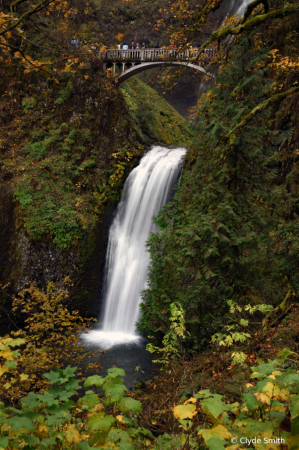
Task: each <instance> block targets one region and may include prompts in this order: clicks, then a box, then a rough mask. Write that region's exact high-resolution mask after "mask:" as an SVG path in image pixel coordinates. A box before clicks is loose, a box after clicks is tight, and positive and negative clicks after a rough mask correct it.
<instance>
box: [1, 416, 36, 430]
mask: <svg viewBox="0 0 299 450" xmlns="http://www.w3.org/2000/svg"><path fill="white" fill-rule="evenodd" d="M7 422H8V424H9V425H10V426H11V427H13V428H14V429H15V430H16V431H18V430H19V429H20V428H24V429H25V430H27V431H30V432H31V433H32V432H33V429H34V427H33V423H32V421H31V420H30V419H28V418H27V417H17V416H16V417H11V418H10V419H8V420H7Z"/></svg>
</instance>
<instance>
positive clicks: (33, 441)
mask: <svg viewBox="0 0 299 450" xmlns="http://www.w3.org/2000/svg"><path fill="white" fill-rule="evenodd" d="M19 438H21V439H24V441H25V442H27V444H29V445H35V444H38V443H39V439H38V438H37V437H36V436H33V435H29V434H27V433H22V434H20V436H19Z"/></svg>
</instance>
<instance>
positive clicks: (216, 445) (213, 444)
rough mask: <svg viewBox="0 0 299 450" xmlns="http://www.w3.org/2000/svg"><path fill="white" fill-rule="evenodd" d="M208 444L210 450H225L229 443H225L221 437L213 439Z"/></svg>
mask: <svg viewBox="0 0 299 450" xmlns="http://www.w3.org/2000/svg"><path fill="white" fill-rule="evenodd" d="M206 443H207V445H208V447H209V449H210V450H225V447H224V445H226V444H227V441H224V440H223V439H221V438H220V437H212V438H211V439H209V440H208V441H206Z"/></svg>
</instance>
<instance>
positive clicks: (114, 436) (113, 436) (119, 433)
mask: <svg viewBox="0 0 299 450" xmlns="http://www.w3.org/2000/svg"><path fill="white" fill-rule="evenodd" d="M108 437H109V441H110V442H115V441H117V440H118V439H121V440H124V441H127V440H128V439H130V436H129V435H128V433H127V432H126V431H124V430H118V429H117V428H113V429H112V430H110V431H109V433H108Z"/></svg>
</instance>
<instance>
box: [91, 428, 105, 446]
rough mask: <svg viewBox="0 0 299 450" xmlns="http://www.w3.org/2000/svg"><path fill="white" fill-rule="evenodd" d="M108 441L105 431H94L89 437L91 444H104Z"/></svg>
mask: <svg viewBox="0 0 299 450" xmlns="http://www.w3.org/2000/svg"><path fill="white" fill-rule="evenodd" d="M105 442H106V434H105V433H104V432H103V431H96V432H95V433H92V434H91V436H90V438H89V439H88V443H89V445H93V446H94V445H95V444H98V445H104V444H105Z"/></svg>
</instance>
